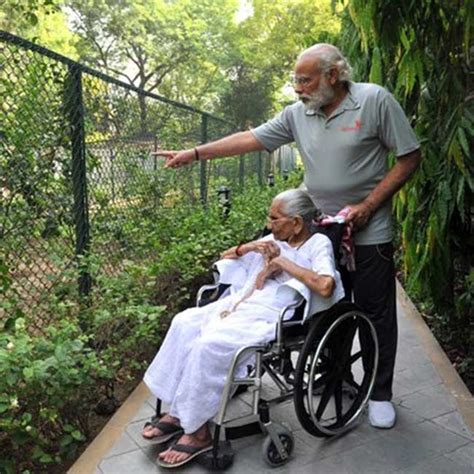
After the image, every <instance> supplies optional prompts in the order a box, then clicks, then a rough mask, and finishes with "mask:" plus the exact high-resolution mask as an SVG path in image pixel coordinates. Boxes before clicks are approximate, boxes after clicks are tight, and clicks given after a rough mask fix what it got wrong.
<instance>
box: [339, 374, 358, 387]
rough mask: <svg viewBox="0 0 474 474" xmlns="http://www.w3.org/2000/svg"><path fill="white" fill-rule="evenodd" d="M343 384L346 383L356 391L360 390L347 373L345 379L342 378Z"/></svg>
mask: <svg viewBox="0 0 474 474" xmlns="http://www.w3.org/2000/svg"><path fill="white" fill-rule="evenodd" d="M343 380H344V382H347V383H348V384H349V385H350V386H351V387H354V388H355V389H356V390H357V391H359V390H360V385H359V384H358V383H357V382H356V381H355V380H354V379H353V378H352V374H351V373H350V372H349V373H348V374H347V376H346V377H344V379H343Z"/></svg>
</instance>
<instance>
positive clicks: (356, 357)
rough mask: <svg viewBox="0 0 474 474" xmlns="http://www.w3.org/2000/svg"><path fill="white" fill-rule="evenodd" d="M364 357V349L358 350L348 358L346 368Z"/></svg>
mask: <svg viewBox="0 0 474 474" xmlns="http://www.w3.org/2000/svg"><path fill="white" fill-rule="evenodd" d="M361 357H362V351H359V352H356V353H355V354H353V355H351V356H350V357H349V359H347V362H346V364H345V365H344V368H345V369H348V368H349V367H350V366H351V365H352V364H353V363H354V362H356V361H357V360H359V359H360V358H361Z"/></svg>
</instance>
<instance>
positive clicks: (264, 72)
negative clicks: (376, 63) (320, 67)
mask: <svg viewBox="0 0 474 474" xmlns="http://www.w3.org/2000/svg"><path fill="white" fill-rule="evenodd" d="M251 5H252V7H253V13H252V14H251V15H250V16H249V17H248V18H247V19H245V20H244V21H242V22H241V23H240V24H239V29H238V32H237V33H238V34H237V35H236V37H235V39H234V43H233V44H234V51H233V52H232V53H231V54H229V59H228V61H229V66H228V67H227V76H228V77H229V87H228V89H227V91H226V92H225V93H224V94H223V96H222V99H221V107H222V109H223V110H224V111H225V113H226V114H228V115H229V116H231V117H233V118H234V121H235V122H236V123H238V124H239V125H240V126H241V127H246V126H248V125H250V124H253V125H256V124H258V123H260V122H262V121H263V120H265V119H267V118H268V117H269V115H271V114H272V113H274V112H275V110H277V109H279V108H281V106H282V105H283V103H284V102H285V101H287V100H288V98H285V97H282V95H281V93H280V91H281V89H282V87H283V86H284V85H285V83H287V82H288V78H289V77H288V76H289V72H290V71H291V70H292V68H293V65H294V62H295V59H296V56H297V55H298V53H299V52H301V50H302V49H304V48H305V47H307V46H310V45H311V44H313V43H316V42H323V41H333V40H334V39H335V37H336V35H337V33H338V31H339V27H340V22H339V18H338V16H337V14H335V12H334V11H333V10H332V8H331V2H330V1H329V0H325V1H319V2H317V3H315V2H314V1H308V0H276V1H270V0H254V1H253V2H251Z"/></svg>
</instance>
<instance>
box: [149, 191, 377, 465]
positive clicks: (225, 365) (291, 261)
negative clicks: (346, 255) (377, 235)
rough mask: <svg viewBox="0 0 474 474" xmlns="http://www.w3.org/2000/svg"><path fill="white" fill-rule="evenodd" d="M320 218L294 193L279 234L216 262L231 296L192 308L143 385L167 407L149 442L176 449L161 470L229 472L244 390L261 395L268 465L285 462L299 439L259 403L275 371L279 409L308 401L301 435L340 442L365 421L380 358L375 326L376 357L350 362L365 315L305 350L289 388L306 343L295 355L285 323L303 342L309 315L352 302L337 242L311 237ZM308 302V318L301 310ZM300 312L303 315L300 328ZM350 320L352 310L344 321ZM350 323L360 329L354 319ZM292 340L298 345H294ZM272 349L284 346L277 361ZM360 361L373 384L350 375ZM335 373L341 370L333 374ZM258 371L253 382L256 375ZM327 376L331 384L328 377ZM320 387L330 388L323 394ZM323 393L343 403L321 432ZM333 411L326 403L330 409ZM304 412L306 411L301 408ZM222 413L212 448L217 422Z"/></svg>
mask: <svg viewBox="0 0 474 474" xmlns="http://www.w3.org/2000/svg"><path fill="white" fill-rule="evenodd" d="M316 213H317V209H316V208H315V206H314V204H313V202H312V201H311V199H310V197H309V196H308V195H307V194H306V193H305V192H304V191H302V190H297V189H293V190H288V191H284V192H283V193H280V194H279V195H277V196H276V197H275V198H274V200H273V202H272V204H271V207H270V210H269V215H268V225H267V227H268V229H269V231H270V232H271V233H270V234H269V235H267V236H266V237H263V238H261V239H259V240H255V241H252V242H248V243H244V244H240V245H238V246H236V247H233V248H230V249H228V250H226V251H225V252H224V253H223V254H222V256H221V260H220V261H219V262H217V264H216V266H217V269H218V271H219V274H220V283H227V284H228V285H226V286H225V287H228V286H229V285H230V286H229V288H228V289H227V294H224V295H223V296H222V297H220V298H219V299H218V300H217V301H215V302H212V303H210V304H207V305H206V306H202V307H196V308H190V309H187V310H185V311H183V312H181V313H179V314H178V315H176V316H175V317H174V318H173V321H172V324H171V327H170V329H169V331H168V334H167V336H166V338H165V340H164V341H163V344H162V346H161V348H160V350H159V352H158V353H157V355H156V357H155V359H154V360H153V362H152V363H151V365H150V367H149V368H148V370H147V372H146V373H145V376H144V381H145V384H146V385H147V386H148V387H149V389H150V390H151V392H152V393H153V394H154V395H155V396H156V397H157V399H158V401H159V402H158V407H157V411H158V413H157V416H156V417H154V418H153V419H152V421H151V422H149V423H147V424H146V425H145V427H144V429H143V433H142V435H143V437H144V438H146V439H149V440H153V441H154V442H156V443H160V444H161V443H165V442H169V441H170V440H177V441H176V442H174V443H173V444H171V445H170V446H169V447H168V449H166V450H164V451H162V452H161V453H160V454H159V456H158V463H159V464H160V465H161V466H163V467H178V466H182V465H183V464H185V463H187V462H189V461H190V460H191V459H193V458H195V457H196V456H198V455H204V453H207V452H209V451H212V452H213V462H212V463H211V466H210V467H214V468H225V467H227V465H223V463H222V462H221V463H220V464H219V462H218V450H219V439H218V438H219V428H220V425H221V424H222V423H223V419H224V415H225V409H226V406H227V401H228V399H229V398H230V397H231V395H232V389H233V388H235V386H236V385H239V384H242V385H243V384H247V385H250V386H254V388H255V391H256V392H258V393H257V399H255V394H254V403H253V406H254V412H253V415H255V416H257V421H258V423H257V424H258V425H259V426H260V428H261V429H262V427H263V430H264V431H266V432H267V433H268V434H269V439H268V442H267V445H266V447H265V450H266V454H264V456H265V458H266V461H267V462H268V463H269V464H270V465H279V464H281V463H283V462H286V460H287V458H288V455H289V454H290V453H291V450H292V446H293V438H292V435H291V433H288V432H287V430H285V429H284V428H282V427H278V429H275V427H274V426H272V423H271V421H270V420H269V416H268V406H267V405H266V402H264V401H262V400H260V391H261V377H262V374H263V372H268V373H269V375H271V376H272V379H274V381H275V382H276V383H277V385H278V386H279V388H280V390H281V393H282V397H280V398H281V400H283V399H285V400H286V399H288V398H289V397H290V396H291V397H292V396H296V392H298V391H299V392H300V393H299V397H300V399H301V400H303V399H304V400H303V401H302V402H301V403H300V405H302V406H300V408H299V411H300V413H299V414H298V417H299V419H300V421H302V424H303V427H305V429H307V430H308V431H310V432H311V430H313V434H316V435H323V436H327V435H331V434H337V433H338V432H339V431H341V428H343V427H346V426H347V425H348V424H350V423H352V422H353V421H354V419H355V415H357V416H358V414H359V412H360V410H359V408H360V406H361V405H362V403H365V402H366V400H367V398H368V388H369V386H371V383H373V380H372V378H373V377H372V372H373V371H374V370H375V368H374V365H376V359H375V358H374V356H373V353H374V352H376V344H374V343H373V338H374V336H373V334H372V333H373V331H372V328H371V327H369V328H368V330H367V328H366V329H365V330H364V331H363V332H364V334H365V335H366V339H367V334H368V335H369V336H372V346H371V347H372V349H371V352H370V353H369V354H367V353H365V354H362V352H363V351H359V353H360V355H359V356H357V354H355V355H354V354H352V355H351V347H352V345H353V344H352V341H353V337H354V334H355V332H356V331H357V330H359V332H360V331H361V324H360V321H359V320H360V319H362V320H363V321H365V318H364V317H363V315H360V316H361V317H360V318H357V321H358V322H357V323H354V324H355V325H354V324H352V326H350V325H348V324H347V321H346V322H345V323H344V321H343V322H342V323H338V324H337V326H338V327H339V329H338V330H337V331H333V334H332V335H331V336H329V339H330V340H327V341H326V342H325V344H326V345H325V346H324V347H320V346H321V344H320V343H318V344H319V345H318V344H316V343H315V342H314V341H313V343H312V344H310V345H309V346H308V344H306V346H308V347H306V353H305V356H304V357H305V360H303V361H301V362H300V361H298V364H297V365H299V366H300V367H299V369H298V367H297V370H296V372H298V370H299V375H297V376H298V377H299V379H300V380H299V382H298V384H297V385H294V386H290V384H295V380H293V379H291V377H293V378H294V377H295V371H294V370H293V366H292V361H291V352H292V351H293V350H298V349H301V345H302V341H304V336H303V339H302V337H301V334H299V335H297V336H298V337H297V338H296V340H297V343H296V346H294V347H293V346H291V344H289V345H288V346H286V347H284V344H283V337H284V332H285V325H286V323H287V321H288V320H291V321H290V322H289V324H290V325H292V324H294V325H297V326H299V327H300V328H304V330H303V333H304V332H306V331H307V330H308V324H307V323H308V321H309V319H313V318H308V317H307V316H308V315H311V314H314V313H315V312H316V313H318V314H320V313H321V311H324V310H328V309H329V308H333V307H334V306H335V304H336V303H337V302H338V301H340V300H341V299H342V298H343V296H344V291H343V288H342V283H341V279H340V276H339V273H338V272H337V270H336V264H335V260H334V254H333V246H332V243H331V240H330V239H329V238H328V237H327V236H325V235H323V234H321V233H313V229H312V225H313V219H314V217H315V215H316ZM301 295H303V298H302V296H301ZM301 301H303V305H302V306H305V309H302V310H300V311H298V309H296V310H295V308H296V307H297V306H298V304H301ZM305 303H306V304H305ZM336 306H337V305H336ZM349 309H351V310H352V309H353V308H349ZM298 312H299V313H300V316H301V314H303V316H301V318H300V319H298V318H296V320H297V321H296V322H294V321H293V319H294V318H295V314H296V313H298ZM329 312H330V311H329ZM352 313H354V314H356V313H355V312H354V311H352ZM352 313H351V312H350V311H349V313H347V311H345V313H344V316H345V315H347V314H349V315H351V314H352ZM322 319H325V318H322ZM339 319H341V318H340V317H339ZM339 319H336V322H337V321H339ZM346 319H349V320H351V321H354V315H353V314H352V316H348V317H347V318H346ZM331 322H333V319H331V321H329V320H327V321H326V322H325V323H324V324H323V326H324V330H323V328H322V326H321V327H320V328H319V329H318V330H317V331H316V332H317V333H318V339H317V341H319V342H320V341H321V340H322V339H324V337H326V339H328V337H327V334H325V333H327V329H329V328H331V327H332V326H334V324H332V326H331ZM313 329H314V328H313ZM336 329H337V328H336ZM313 332H315V331H314V330H313ZM348 333H350V334H349V335H348ZM360 336H361V334H359V338H361V337H360ZM290 339H291V341H295V338H294V337H293V338H289V340H290ZM336 339H337V345H340V344H339V343H341V344H342V345H344V346H345V348H344V351H345V353H344V354H341V353H340V352H339V353H338V354H337V355H336V354H335V353H334V350H333V349H331V348H330V347H329V346H328V344H329V343H331V345H332V346H334V344H333V341H334V340H336ZM349 339H350V340H349ZM272 341H273V342H275V341H276V344H274V349H272V350H270V354H269V352H268V349H269V348H270V347H271V343H272ZM369 346H370V344H369ZM275 347H276V349H275ZM374 347H375V350H374ZM304 350H305V347H304V344H303V352H304ZM318 350H319V353H318ZM315 354H316V355H317V363H316V362H315V363H312V364H311V361H315V360H316V359H315ZM362 355H365V357H362ZM335 359H338V360H339V362H338V361H337V360H335ZM359 359H361V360H363V362H364V363H363V365H364V367H365V369H367V365H369V366H371V370H369V375H370V377H369V379H370V380H366V379H367V377H365V378H363V379H362V381H358V382H356V381H354V378H353V376H352V375H351V374H350V372H351V364H350V363H349V364H348V363H347V361H348V360H349V362H350V361H351V360H354V361H355V360H359ZM340 362H342V363H343V365H344V367H339V369H338V370H339V372H338V373H340V376H339V378H338V379H337V381H336V378H337V377H336V376H335V375H334V367H335V364H336V363H340ZM359 362H360V361H359ZM310 365H311V367H310ZM329 366H334V367H332V368H331V369H330V370H329ZM272 367H273V368H275V367H277V369H276V370H277V372H279V374H278V373H277V374H275V375H272V374H271V372H272V371H273V370H272ZM250 371H252V373H253V376H250ZM366 371H367V370H365V372H366ZM290 372H291V374H290ZM328 372H330V373H331V374H333V375H328ZM278 375H283V376H284V380H282V381H279V380H278ZM310 377H312V379H310ZM331 377H332V378H333V379H334V380H332V379H331ZM323 379H327V380H326V383H327V382H328V380H330V379H331V380H330V382H331V384H332V385H334V387H332V386H331V389H330V390H329V391H330V392H331V393H325V391H326V392H328V389H327V385H325V384H324V383H323V382H324V381H323ZM343 379H344V380H343ZM343 381H344V384H345V385H347V386H351V385H352V387H353V388H354V391H355V395H356V396H355V398H357V397H358V398H359V399H360V400H359V402H358V403H356V404H350V407H349V408H347V409H343V407H342V401H341V400H342V392H343V390H342V383H343ZM321 387H323V388H324V389H323V393H322V394H321ZM308 393H309V394H310V396H308ZM316 394H317V396H318V397H319V398H324V397H326V398H327V399H329V397H330V396H333V397H335V399H336V401H335V404H336V414H335V419H336V422H334V420H331V421H329V422H328V423H326V425H324V426H323V425H321V426H319V425H318V422H319V421H321V415H322V413H318V412H317V410H318V409H317V408H316V409H314V407H313V406H312V401H313V398H314V397H316ZM281 400H280V399H279V401H281ZM161 401H163V402H165V403H166V404H167V405H169V411H168V413H167V414H164V415H162V414H160V413H159V411H160V408H159V407H160V406H161ZM325 403H326V405H327V404H328V402H327V401H326V402H325ZM308 405H309V406H308ZM354 405H355V408H354ZM296 409H297V412H298V407H296ZM320 411H321V412H323V411H324V410H320ZM218 412H219V416H218V421H217V428H216V431H215V432H214V442H213V437H212V435H211V431H210V428H209V421H210V420H211V419H213V418H214V417H215V416H216V414H218ZM301 412H302V413H301ZM314 412H316V413H314ZM352 412H354V413H352ZM333 418H334V417H333ZM314 421H316V425H317V426H316V427H315V426H314ZM305 425H306V426H305ZM328 426H329V429H327V427H328ZM326 430H327V432H325V431H326ZM315 431H316V432H315ZM235 437H237V436H235ZM209 454H210V453H209ZM204 456H206V455H204ZM201 457H202V456H201ZM208 457H209V456H208ZM224 464H226V462H225V461H224ZM227 464H228V463H227Z"/></svg>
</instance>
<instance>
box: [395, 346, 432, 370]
mask: <svg viewBox="0 0 474 474" xmlns="http://www.w3.org/2000/svg"><path fill="white" fill-rule="evenodd" d="M426 364H431V360H430V358H429V357H428V356H427V355H426V353H425V351H424V349H423V347H421V346H408V345H405V344H404V343H403V344H400V347H399V348H398V351H397V358H396V361H395V373H397V372H398V371H400V370H403V369H407V368H411V367H413V365H416V366H418V367H420V366H424V365H426Z"/></svg>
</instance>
